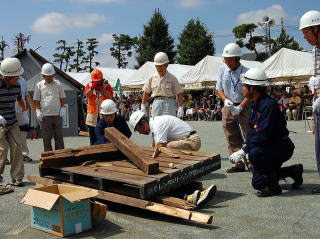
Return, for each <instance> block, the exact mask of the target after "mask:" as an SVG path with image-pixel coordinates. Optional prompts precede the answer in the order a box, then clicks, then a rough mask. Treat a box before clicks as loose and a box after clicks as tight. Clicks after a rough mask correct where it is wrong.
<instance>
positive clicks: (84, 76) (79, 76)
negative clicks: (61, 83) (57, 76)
mask: <svg viewBox="0 0 320 239" xmlns="http://www.w3.org/2000/svg"><path fill="white" fill-rule="evenodd" d="M66 73H67V74H68V75H69V76H71V77H72V78H73V79H75V80H76V81H78V82H79V83H80V84H81V85H83V86H86V84H87V82H89V81H90V79H91V75H90V73H88V72H66Z"/></svg>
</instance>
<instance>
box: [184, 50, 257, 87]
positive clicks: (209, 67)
mask: <svg viewBox="0 0 320 239" xmlns="http://www.w3.org/2000/svg"><path fill="white" fill-rule="evenodd" d="M240 62H241V64H242V65H244V66H246V67H248V68H254V67H260V68H262V63H260V62H258V61H246V60H241V61H240ZM223 64H224V63H223V57H217V56H206V57H205V58H203V59H202V60H201V61H199V62H198V63H197V64H196V65H195V66H194V67H193V68H192V69H190V70H189V71H188V72H187V73H186V74H184V75H183V76H182V77H181V79H180V83H181V84H191V83H196V82H215V81H216V79H217V76H218V73H219V69H220V67H221V66H222V65H223Z"/></svg>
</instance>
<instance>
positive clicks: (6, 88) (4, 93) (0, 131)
mask: <svg viewBox="0 0 320 239" xmlns="http://www.w3.org/2000/svg"><path fill="white" fill-rule="evenodd" d="M23 71H24V70H23V68H22V67H21V63H20V61H19V60H18V59H17V58H6V59H4V60H3V61H2V62H1V66H0V73H1V75H2V76H3V79H0V182H1V183H2V181H3V177H2V174H3V172H4V167H5V160H6V159H7V153H8V150H9V148H10V163H11V169H10V175H11V179H12V182H13V183H14V185H15V186H23V183H22V179H23V177H24V166H23V157H22V151H21V141H20V138H21V134H20V130H19V124H18V122H17V118H16V111H15V102H16V101H18V103H19V106H20V109H21V111H22V112H25V111H26V106H25V104H24V102H23V100H22V96H21V88H20V85H19V84H17V80H18V78H19V76H20V75H22V74H23ZM9 191H12V190H11V189H10V187H7V186H5V187H4V188H2V187H0V194H2V193H6V192H9Z"/></svg>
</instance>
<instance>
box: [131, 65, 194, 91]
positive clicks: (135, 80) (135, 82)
mask: <svg viewBox="0 0 320 239" xmlns="http://www.w3.org/2000/svg"><path fill="white" fill-rule="evenodd" d="M192 67H193V66H188V65H180V64H169V66H168V71H169V72H170V73H171V74H173V75H174V76H175V77H177V78H178V80H179V81H180V78H181V76H182V75H183V74H185V73H186V72H187V71H188V70H190V69H191V68H192ZM155 72H156V68H155V66H154V63H153V62H151V61H147V62H146V63H144V64H143V65H142V66H141V67H140V68H139V69H138V70H137V71H136V72H135V73H134V74H133V75H132V76H131V77H130V78H129V79H128V81H127V83H126V84H125V86H127V87H132V88H134V87H139V88H141V86H142V85H143V84H144V83H145V82H146V80H147V79H148V78H149V77H150V76H151V75H152V74H153V73H155Z"/></svg>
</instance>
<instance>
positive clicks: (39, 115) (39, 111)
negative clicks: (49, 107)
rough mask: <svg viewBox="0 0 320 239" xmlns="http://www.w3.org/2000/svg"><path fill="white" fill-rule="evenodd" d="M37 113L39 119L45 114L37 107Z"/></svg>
mask: <svg viewBox="0 0 320 239" xmlns="http://www.w3.org/2000/svg"><path fill="white" fill-rule="evenodd" d="M36 113H37V119H38V120H39V121H42V119H43V115H42V112H41V110H40V109H36Z"/></svg>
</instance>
